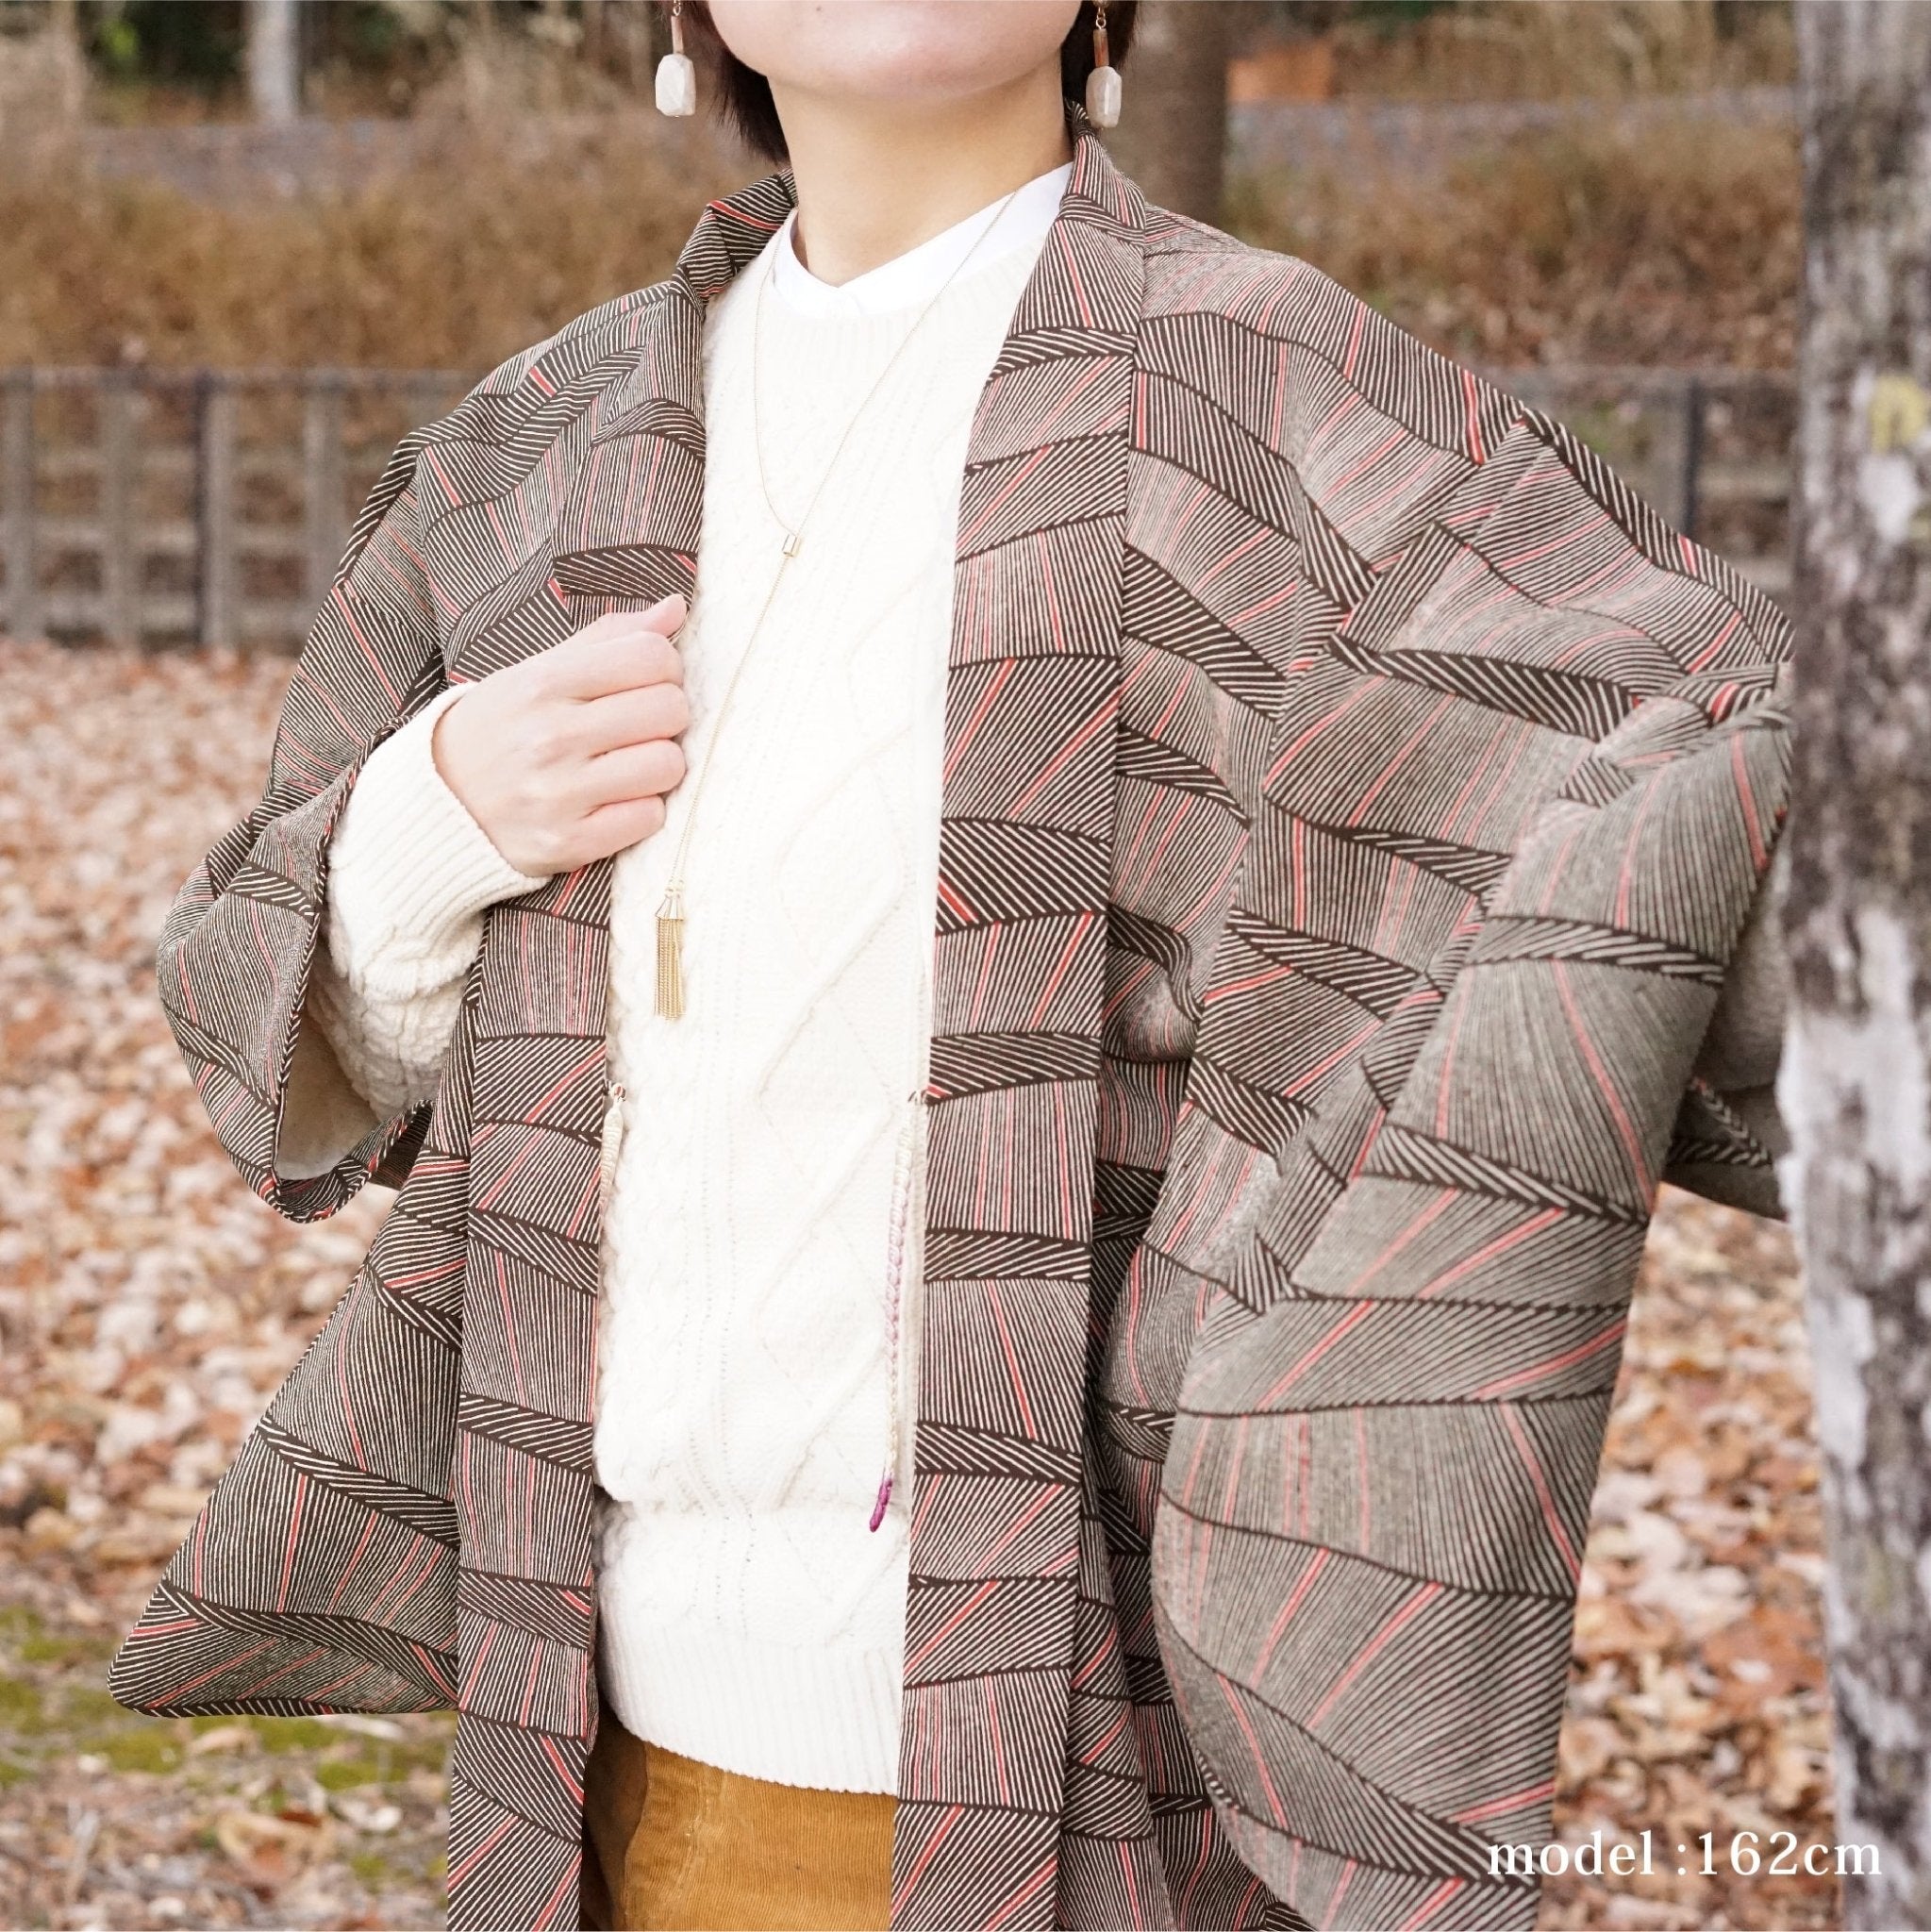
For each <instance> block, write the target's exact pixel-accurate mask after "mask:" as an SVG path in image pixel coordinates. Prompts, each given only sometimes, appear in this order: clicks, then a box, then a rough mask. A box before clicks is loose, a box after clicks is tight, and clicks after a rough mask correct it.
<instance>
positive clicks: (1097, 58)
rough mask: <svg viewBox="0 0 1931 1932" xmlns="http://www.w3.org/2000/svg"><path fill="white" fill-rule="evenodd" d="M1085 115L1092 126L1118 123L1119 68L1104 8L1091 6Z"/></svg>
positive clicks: (1114, 125) (1112, 125) (1115, 125)
mask: <svg viewBox="0 0 1931 1932" xmlns="http://www.w3.org/2000/svg"><path fill="white" fill-rule="evenodd" d="M1086 118H1087V119H1088V120H1089V121H1090V122H1091V123H1092V124H1093V125H1094V126H1095V127H1117V126H1119V125H1120V70H1119V69H1118V68H1117V67H1115V66H1114V65H1113V57H1112V54H1111V52H1110V51H1109V50H1108V48H1107V9H1106V8H1104V7H1095V8H1093V71H1092V72H1091V73H1090V74H1089V75H1087V77H1086Z"/></svg>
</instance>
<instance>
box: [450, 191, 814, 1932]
mask: <svg viewBox="0 0 1931 1932" xmlns="http://www.w3.org/2000/svg"><path fill="white" fill-rule="evenodd" d="M774 197H775V199H776V201H777V203H778V212H779V214H780V215H781V214H782V208H783V205H784V203H783V197H782V190H781V188H778V189H774V188H773V187H772V186H771V185H769V184H765V185H761V186H760V188H759V189H757V190H754V191H752V192H750V194H748V195H747V196H746V197H745V198H744V200H743V202H742V203H741V204H739V205H726V206H721V207H719V208H713V209H712V210H711V211H710V213H709V214H708V215H707V217H706V219H705V221H704V223H703V224H702V225H700V227H699V228H698V230H697V233H696V235H695V236H694V237H693V238H692V240H691V244H690V245H689V247H687V249H686V251H685V254H684V257H683V258H682V259H681V260H680V262H679V266H678V272H677V275H676V276H675V277H674V279H673V280H672V282H671V283H670V284H669V285H668V286H667V287H666V288H665V290H664V291H662V292H661V293H658V294H657V295H654V296H653V297H651V298H649V299H648V300H647V301H646V302H645V303H644V304H642V305H641V306H640V308H639V309H638V311H637V313H636V316H635V319H634V322H633V324H632V332H631V334H630V336H629V339H628V341H627V342H626V343H625V344H624V348H623V350H622V351H621V353H623V354H624V355H626V356H628V357H629V358H632V359H631V366H630V367H629V369H628V370H627V371H626V372H624V373H623V374H622V375H619V376H617V378H616V379H614V380H608V381H607V382H606V383H605V385H604V387H602V389H601V390H600V391H599V392H598V393H597V394H596V395H595V397H594V399H593V401H592V403H591V413H590V416H589V419H588V421H587V423H586V425H585V426H584V431H583V442H582V445H581V455H580V457H579V458H578V460H577V462H576V465H575V468H574V473H573V474H572V475H571V479H570V483H569V489H568V494H567V495H566V496H565V497H564V499H563V501H562V504H561V506H560V508H559V510H558V516H557V521H556V525H555V528H554V534H553V539H552V542H551V546H550V562H551V569H550V572H549V575H548V578H547V581H541V582H532V583H531V584H528V585H525V586H523V587H522V590H523V593H524V598H525V600H526V601H525V602H524V604H523V605H522V606H521V607H520V608H519V610H518V617H519V620H520V621H518V622H516V623H513V624H507V625H499V626H497V627H495V628H493V629H485V630H484V631H482V632H481V633H479V635H478V637H477V640H476V642H475V646H474V651H473V652H469V653H465V652H463V651H462V650H461V649H460V648H459V649H458V665H459V667H460V668H461V669H465V670H467V669H469V668H471V660H472V659H474V664H475V666H476V668H477V669H478V670H482V669H488V668H491V664H492V663H493V662H495V661H503V660H504V659H505V658H506V657H507V656H511V655H520V654H523V653H526V652H528V651H530V650H537V649H541V648H542V647H543V646H544V645H545V644H546V643H549V642H554V641H556V640H557V639H558V638H560V637H563V636H566V635H568V634H569V633H570V632H571V631H573V630H574V629H576V628H578V627H579V626H580V625H583V624H585V623H587V622H588V621H590V619H591V618H592V617H594V616H596V615H598V614H600V613H601V612H602V611H605V610H608V609H613V608H637V607H638V606H639V605H641V604H648V603H651V602H653V601H655V600H656V599H657V598H658V597H660V596H662V595H665V594H666V593H668V592H670V591H683V592H686V593H688V592H689V591H690V590H691V581H692V574H693V570H694V566H695V558H696V549H697V533H698V521H699V516H700V513H701V510H702V507H703V478H704V427H703V415H702V398H703V389H702V377H703V372H702V342H703V324H704V300H705V296H706V294H707V292H708V291H711V290H714V288H715V287H716V286H719V285H721V283H722V281H723V280H724V279H727V278H728V275H729V274H730V273H732V272H733V271H734V269H735V266H736V265H738V257H737V256H735V255H734V254H733V252H732V251H733V249H734V248H738V247H739V246H740V244H741V242H744V241H746V240H748V239H749V238H751V237H754V236H755V237H757V242H753V244H752V245H753V248H754V249H755V246H756V245H758V243H759V242H761V241H762V239H763V238H764V237H768V236H769V234H770V232H771V226H772V225H773V223H772V222H771V221H770V220H769V219H768V217H767V215H766V214H765V213H763V212H760V210H762V209H764V208H766V206H767V204H770V203H771V202H772V201H773V200H774ZM586 375H587V372H584V371H580V370H575V369H551V368H548V367H546V363H545V358H543V357H542V356H541V355H540V356H539V357H538V358H535V361H534V362H533V365H532V369H531V372H530V375H529V378H528V379H530V380H532V381H536V382H539V383H544V384H547V383H551V382H553V381H568V380H571V379H576V380H581V379H584V377H585V376H586ZM458 642H459V643H460V641H458ZM609 882H610V867H609V864H608V862H604V863H601V864H597V865H592V866H588V867H586V868H584V869H583V870H582V871H580V872H576V873H573V874H568V875H566V876H563V877H560V878H557V879H554V880H552V881H550V882H549V883H548V884H547V885H545V886H543V887H542V888H541V889H540V890H539V891H535V892H531V893H529V894H527V895H525V896H524V897H523V898H521V899H518V900H515V901H513V902H511V903H509V904H508V905H505V906H501V907H498V908H496V909H495V910H494V911H493V912H492V914H491V919H490V924H489V929H488V934H487V937H486V941H485V944H484V948H483V954H482V959H481V964H480V968H479V971H478V974H477V979H476V984H475V987H474V989H473V997H472V999H471V1001H470V1003H469V1008H468V1011H467V1014H466V1024H468V1025H469V1027H470V1028H471V1030H472V1035H473V1055H472V1059H471V1079H472V1093H473V1102H474V1140H473V1144H472V1150H471V1165H470V1175H469V1198H468V1219H467V1265H466V1270H465V1280H464V1294H463V1317H462V1356H461V1385H460V1386H461V1397H460V1408H459V1415H458V1441H457V1448H456V1466H455V1470H454V1473H453V1484H452V1488H453V1495H454V1499H455V1502H456V1506H457V1517H458V1528H459V1535H460V1576H459V1582H458V1619H457V1644H456V1648H457V1664H458V1670H457V1680H456V1682H457V1704H458V1712H459V1716H458V1726H457V1738H456V1746H455V1750H454V1753H453V1756H452V1759H451V1801H450V1849H449V1893H450V1922H451V1924H452V1925H453V1926H454V1927H456V1928H458V1932H480V1928H482V1927H486V1926H500V1925H510V1924H515V1925H533V1926H537V1927H544V1926H550V1925H557V1924H566V1923H571V1922H572V1920H573V1915H574V1911H575V1888H576V1872H577V1859H578V1852H579V1846H580V1840H581V1825H582V1819H581V1808H582V1798H583V1789H582V1788H583V1774H584V1764H585V1760H586V1757H587V1755H588V1751H589V1746H590V1741H591V1733H592V1730H593V1728H594V1723H595V1702H596V1700H595V1692H594V1689H593V1675H594V1649H595V1598H596V1591H595V1573H594V1562H595V1552H594V1547H593V1541H594V1510H593V1502H594V1476H593V1468H592V1460H591V1425H592V1420H593V1417H592V1404H593V1402H594V1397H595V1384H596V1327H597V1293H598V1286H599V1266H598V1245H599V1241H600V1238H601V1228H600V1224H599V1216H598V1205H597V1187H596V1173H597V1151H598V1138H599V1127H600V1124H601V1118H602V1114H603V1109H604V1105H605V1092H606V1084H607V1074H606V1051H605V1034H606V1024H607V1012H606V1007H607V1000H606V994H607V991H608V974H609V932H608V922H609Z"/></svg>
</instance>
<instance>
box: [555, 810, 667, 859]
mask: <svg viewBox="0 0 1931 1932" xmlns="http://www.w3.org/2000/svg"><path fill="white" fill-rule="evenodd" d="M663 829H664V801H663V800H662V799H661V798H621V799H618V800H616V801H615V802H614V803H612V804H610V805H601V806H599V807H598V808H596V810H595V811H593V812H591V813H589V814H588V815H587V816H586V817H585V819H584V820H583V822H582V824H581V826H580V828H579V837H580V838H581V840H582V842H583V855H582V857H581V858H578V859H577V860H576V863H577V864H578V865H588V864H589V863H590V862H591V860H592V859H596V858H609V857H610V856H611V854H613V853H617V852H623V851H624V850H626V849H627V848H628V847H630V846H632V845H636V844H640V843H641V841H643V840H645V839H654V838H656V837H657V835H658V833H659V832H661V831H662V830H663Z"/></svg>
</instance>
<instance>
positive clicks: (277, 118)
mask: <svg viewBox="0 0 1931 1932" xmlns="http://www.w3.org/2000/svg"><path fill="white" fill-rule="evenodd" d="M295 6H296V0H248V4H247V9H246V11H247V25H248V105H249V106H250V107H251V108H253V109H254V110H255V118H256V119H257V120H258V121H266V122H269V123H271V124H273V125H277V126H278V125H282V124H284V123H286V122H290V121H292V120H294V119H295V117H296V116H297V115H298V114H300V113H301V111H302V55H301V41H300V32H299V26H300V23H299V22H298V20H297V18H296V14H295Z"/></svg>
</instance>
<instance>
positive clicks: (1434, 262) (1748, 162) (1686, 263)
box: [1228, 120, 1802, 369]
mask: <svg viewBox="0 0 1931 1932" xmlns="http://www.w3.org/2000/svg"><path fill="white" fill-rule="evenodd" d="M1799 193H1800V178H1799V169H1798V155H1797V140H1796V133H1795V130H1794V129H1785V128H1779V127H1774V126H1712V125H1707V124H1699V123H1697V122H1694V121H1689V120H1686V121H1683V122H1680V123H1669V124H1663V125H1644V126H1633V125H1630V126H1619V125H1615V124H1612V123H1605V124H1604V125H1601V126H1600V127H1598V128H1594V129H1590V128H1587V127H1584V128H1578V129H1575V130H1571V131H1556V132H1546V133H1540V132H1539V133H1535V134H1529V135H1522V136H1518V137H1517V138H1515V139H1513V140H1510V141H1508V142H1504V143H1501V144H1499V145H1497V146H1496V147H1494V148H1491V149H1486V150H1482V151H1479V152H1476V153H1473V154H1470V155H1467V156H1464V157H1462V158H1457V159H1456V160H1454V161H1452V162H1450V163H1449V164H1448V165H1447V166H1446V167H1444V168H1443V169H1442V171H1441V172H1440V174H1439V175H1435V176H1433V177H1430V176H1428V175H1424V174H1423V173H1422V172H1421V171H1419V170H1416V171H1413V172H1409V173H1404V174H1402V175H1385V174H1383V173H1381V172H1379V171H1377V170H1376V168H1375V167H1374V166H1373V158H1372V157H1367V158H1364V162H1363V165H1362V166H1360V167H1357V168H1349V169H1347V170H1345V171H1342V170H1337V171H1335V172H1332V173H1312V172H1310V173H1308V174H1306V175H1292V176H1289V177H1287V178H1284V179H1282V178H1276V179H1270V180H1267V181H1255V180H1251V179H1250V180H1245V181H1239V182H1237V183H1236V184H1235V186H1234V190H1233V193H1232V195H1231V197H1230V206H1229V211H1228V212H1229V221H1230V225H1232V226H1233V227H1235V228H1236V229H1237V230H1238V231H1239V232H1240V233H1241V234H1244V235H1245V236H1247V237H1248V238H1249V239H1250V240H1253V241H1255V242H1260V243H1261V244H1262V245H1264V246H1266V247H1270V248H1282V249H1286V250H1289V251H1290V252H1291V253H1293V254H1296V255H1302V256H1305V257H1307V258H1308V259H1309V260H1311V261H1313V262H1315V263H1317V264H1318V265H1319V266H1320V267H1322V268H1323V269H1325V270H1326V271H1327V272H1328V273H1329V274H1330V275H1334V276H1335V277H1336V278H1337V279H1338V280H1340V282H1342V283H1343V284H1345V285H1346V286H1347V287H1348V288H1350V289H1353V290H1354V291H1356V292H1357V293H1358V294H1361V295H1363V296H1365V297H1367V299H1368V300H1370V301H1372V302H1373V303H1374V304H1375V306H1376V307H1378V308H1382V309H1384V310H1386V311H1387V312H1388V313H1389V314H1390V315H1391V316H1393V317H1394V318H1395V319H1396V320H1397V321H1399V322H1401V323H1402V324H1404V325H1406V326H1407V327H1410V328H1413V329H1415V330H1416V331H1417V332H1418V333H1419V334H1421V335H1423V337H1425V338H1426V339H1427V340H1428V341H1431V342H1433V343H1435V344H1436V346H1438V347H1440V348H1441V349H1444V350H1446V351H1447V352H1448V353H1449V354H1451V355H1455V356H1460V357H1475V358H1481V359H1483V360H1486V361H1490V362H1496V363H1524V362H1598V363H1600V362H1631V363H1651V364H1684V363H1726V364H1733V365H1736V366H1738V367H1743V368H1756V369H1764V368H1769V369H1785V368H1789V367H1790V365H1791V363H1792V361H1793V359H1794V357H1795V343H1796V326H1797V289H1798V278H1799V272H1800V266H1801V259H1802V229H1801V214H1800V206H1799Z"/></svg>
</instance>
